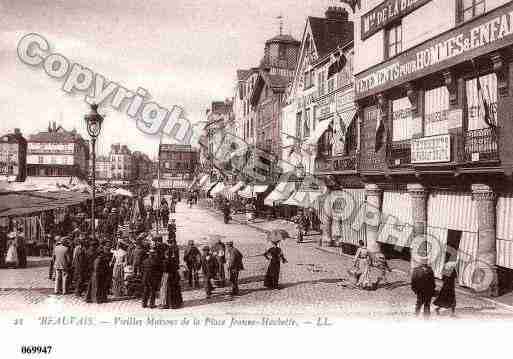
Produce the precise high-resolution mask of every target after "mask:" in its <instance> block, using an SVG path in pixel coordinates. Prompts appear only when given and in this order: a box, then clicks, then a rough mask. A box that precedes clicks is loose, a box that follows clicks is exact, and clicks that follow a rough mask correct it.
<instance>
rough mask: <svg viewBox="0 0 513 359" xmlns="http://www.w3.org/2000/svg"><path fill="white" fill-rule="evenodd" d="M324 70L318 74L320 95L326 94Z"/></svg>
mask: <svg viewBox="0 0 513 359" xmlns="http://www.w3.org/2000/svg"><path fill="white" fill-rule="evenodd" d="M325 80H326V78H325V77H324V71H320V72H319V73H318V74H317V86H318V87H319V96H322V95H324V86H325Z"/></svg>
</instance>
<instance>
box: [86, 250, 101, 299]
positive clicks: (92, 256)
mask: <svg viewBox="0 0 513 359" xmlns="http://www.w3.org/2000/svg"><path fill="white" fill-rule="evenodd" d="M98 254H99V249H98V241H91V242H90V243H89V248H88V249H87V253H86V257H87V273H86V280H87V292H86V297H85V300H86V302H88V303H90V302H91V301H92V289H93V288H92V276H93V272H94V261H95V260H96V257H97V256H98Z"/></svg>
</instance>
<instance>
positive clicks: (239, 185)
mask: <svg viewBox="0 0 513 359" xmlns="http://www.w3.org/2000/svg"><path fill="white" fill-rule="evenodd" d="M244 185H245V183H244V182H243V181H240V182H238V183H237V184H236V185H235V186H232V187H230V188H229V189H228V190H229V191H230V192H232V193H237V192H238V191H240V189H241V188H242V187H244Z"/></svg>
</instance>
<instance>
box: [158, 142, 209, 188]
mask: <svg viewBox="0 0 513 359" xmlns="http://www.w3.org/2000/svg"><path fill="white" fill-rule="evenodd" d="M159 164H160V183H157V186H158V185H160V188H161V189H162V190H163V191H164V192H170V191H172V190H178V191H181V192H184V191H186V190H187V189H188V188H189V186H190V185H191V183H192V181H193V179H194V175H195V174H196V170H197V167H198V165H199V152H198V151H197V150H196V149H194V148H193V147H192V146H190V145H176V144H162V145H160V149H159ZM154 186H155V185H154ZM155 187H156V186H155Z"/></svg>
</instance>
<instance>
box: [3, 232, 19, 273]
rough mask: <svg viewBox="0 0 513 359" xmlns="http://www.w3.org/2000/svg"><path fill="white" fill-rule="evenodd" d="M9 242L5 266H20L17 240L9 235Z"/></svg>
mask: <svg viewBox="0 0 513 359" xmlns="http://www.w3.org/2000/svg"><path fill="white" fill-rule="evenodd" d="M9 238H10V239H9V241H8V242H7V254H6V255H5V265H6V266H7V267H9V266H14V267H17V266H18V249H17V247H16V238H14V237H13V236H12V235H9Z"/></svg>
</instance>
